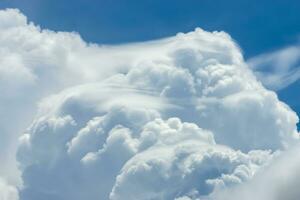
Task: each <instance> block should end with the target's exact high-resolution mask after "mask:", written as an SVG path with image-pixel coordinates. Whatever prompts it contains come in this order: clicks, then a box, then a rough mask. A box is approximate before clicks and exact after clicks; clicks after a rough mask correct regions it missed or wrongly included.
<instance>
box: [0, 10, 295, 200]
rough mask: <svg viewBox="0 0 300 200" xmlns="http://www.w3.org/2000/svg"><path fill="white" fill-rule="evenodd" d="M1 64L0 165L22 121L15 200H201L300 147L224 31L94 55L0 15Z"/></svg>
mask: <svg viewBox="0 0 300 200" xmlns="http://www.w3.org/2000/svg"><path fill="white" fill-rule="evenodd" d="M0 58H1V59H0V72H1V73H0V89H1V90H3V97H1V98H0V111H1V112H0V113H1V114H0V117H1V119H3V120H1V122H0V127H1V128H3V130H4V132H3V133H1V134H2V135H3V141H1V143H3V144H9V146H10V148H8V147H3V149H5V150H7V149H9V152H10V153H9V154H6V153H3V155H2V154H0V155H1V156H0V158H1V160H3V161H6V160H9V159H12V158H14V152H15V151H16V148H17V145H16V138H17V137H18V134H17V133H18V132H20V131H21V130H25V127H26V126H27V125H28V124H29V123H30V122H31V125H29V128H28V129H27V130H26V131H25V134H23V135H22V136H21V138H20V141H19V142H20V144H19V146H18V153H17V159H18V162H19V165H20V170H21V174H22V176H21V178H22V182H23V185H20V199H22V200H36V199H45V200H47V199H49V200H50V199H57V200H60V199H61V200H65V199H73V200H81V199H91V200H93V199H99V198H105V199H109V198H110V199H112V200H117V199H126V198H127V199H175V198H177V199H196V198H201V199H202V198H210V197H211V194H213V193H214V191H216V190H219V189H222V188H227V187H232V186H235V185H239V184H243V183H244V182H245V181H248V180H250V179H252V177H253V176H254V174H255V173H256V171H258V170H259V168H261V167H262V166H264V165H265V164H267V163H269V162H271V161H270V160H271V159H272V157H273V152H274V151H277V150H284V149H285V148H287V147H288V146H290V145H291V144H292V143H294V142H295V141H297V140H298V138H299V136H298V133H297V129H296V123H297V122H298V117H297V115H296V114H295V112H293V111H292V110H291V109H290V108H289V107H288V106H287V105H285V104H284V103H282V102H280V101H279V100H278V98H277V95H276V94H275V93H274V92H272V91H268V90H267V89H265V88H264V87H263V86H262V85H261V83H260V82H259V81H257V80H256V77H255V76H254V75H253V73H252V72H251V70H250V69H249V68H248V67H247V65H246V63H245V62H244V60H243V57H242V55H241V53H240V49H239V48H238V46H237V45H236V44H235V43H234V42H233V41H232V39H231V38H230V36H229V35H227V34H226V33H224V32H213V33H210V32H206V31H203V30H201V29H196V30H195V31H193V32H190V33H187V34H182V33H181V34H178V35H177V36H174V37H170V38H166V39H162V40H157V41H152V42H144V43H137V44H128V45H120V46H99V45H96V44H87V43H85V42H84V41H83V40H82V39H81V38H80V36H79V35H78V34H76V33H65V32H53V31H50V30H41V29H40V28H39V27H37V26H35V25H34V24H32V23H28V22H27V20H26V17H25V16H23V15H22V14H21V13H20V12H19V11H17V10H4V11H0ZM37 104H38V109H37V107H36V105H37ZM12 122H13V123H12ZM12 133H16V134H12ZM2 135H1V136H2ZM6 163H7V162H6ZM10 166H14V167H15V166H16V164H15V163H14V162H13V161H10V162H9V163H8V164H6V168H7V169H9V168H11V167H10ZM2 168H3V169H5V167H2ZM5 171H6V170H4V173H1V174H0V176H6V175H5ZM10 179H13V178H12V177H10ZM11 182H13V181H11ZM175 183H176V185H174V184H175Z"/></svg>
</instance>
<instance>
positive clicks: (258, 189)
mask: <svg viewBox="0 0 300 200" xmlns="http://www.w3.org/2000/svg"><path fill="white" fill-rule="evenodd" d="M298 145H299V144H297V146H295V147H293V148H291V149H290V150H288V151H286V152H283V153H281V154H279V155H276V157H275V158H274V160H273V162H272V163H271V164H269V165H267V166H265V167H264V168H262V169H261V171H259V172H258V173H257V174H256V175H255V176H254V177H253V179H251V180H250V181H249V182H247V183H246V184H244V185H239V186H236V187H233V188H232V189H230V190H221V191H218V192H216V194H215V196H214V199H217V200H227V199H228V200H229V199H230V200H238V199H245V200H248V199H249V200H250V199H258V200H280V199H286V200H296V199H299V196H300V192H299V189H298V187H297V186H298V185H299V173H298V169H299V167H300V160H299V150H300V149H299V146H298Z"/></svg>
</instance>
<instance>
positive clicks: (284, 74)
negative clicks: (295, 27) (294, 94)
mask: <svg viewBox="0 0 300 200" xmlns="http://www.w3.org/2000/svg"><path fill="white" fill-rule="evenodd" d="M248 64H249V66H250V67H251V68H252V69H253V70H254V71H255V74H256V75H257V77H258V78H259V80H260V81H262V83H263V84H264V85H265V86H266V87H268V88H270V89H273V90H281V89H284V88H286V87H287V86H289V85H290V84H293V83H294V82H296V81H297V80H299V78H300V46H299V45H295V46H288V47H286V48H283V49H279V50H277V51H274V52H270V53H265V54H261V55H258V56H256V57H253V58H251V59H249V60H248Z"/></svg>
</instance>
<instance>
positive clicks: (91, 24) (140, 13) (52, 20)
mask: <svg viewBox="0 0 300 200" xmlns="http://www.w3.org/2000/svg"><path fill="white" fill-rule="evenodd" d="M7 7H13V8H18V9H20V10H21V11H22V12H23V13H24V14H25V15H26V16H27V17H28V18H29V20H30V21H33V22H34V23H35V24H38V25H40V26H41V27H42V28H48V29H51V30H57V31H76V32H79V33H80V35H81V36H82V37H83V39H84V40H86V41H88V42H96V43H100V44H119V43H128V42H135V41H145V40H151V39H156V38H161V37H167V36H172V35H174V34H176V33H178V32H188V31H191V30H193V29H194V28H195V27H201V28H203V29H205V30H208V31H214V30H224V31H226V32H228V33H229V34H230V35H231V36H232V37H233V38H234V39H235V40H236V41H237V42H238V44H239V45H240V46H241V48H242V50H243V53H244V56H245V58H246V59H248V58H251V57H254V56H256V55H259V54H262V53H267V52H272V51H274V50H277V49H280V48H284V47H286V46H289V45H299V38H300V36H299V34H300V12H299V7H300V1H298V0H289V1H282V0H265V1H253V0H244V1H239V0H231V1H223V0H215V1H211V0H184V1H183V0H172V1H169V0H166V1H161V0H143V1H141V0H128V1H125V0H72V1H66V0H43V1H41V0H26V1H24V0H1V1H0V8H7ZM299 89H300V83H299V81H296V82H295V83H294V84H292V85H291V86H289V87H287V88H285V89H283V90H280V91H278V94H279V97H280V98H281V99H282V100H284V101H285V102H287V103H288V104H289V105H290V106H291V107H292V108H293V109H294V110H296V111H297V112H298V113H300V105H299V99H300V95H299V93H298V92H297V91H298V90H299Z"/></svg>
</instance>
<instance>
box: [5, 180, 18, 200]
mask: <svg viewBox="0 0 300 200" xmlns="http://www.w3.org/2000/svg"><path fill="white" fill-rule="evenodd" d="M18 199H19V196H18V191H17V189H16V188H15V187H14V186H12V185H9V184H8V183H7V182H6V181H5V180H4V179H1V178H0V200H18Z"/></svg>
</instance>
